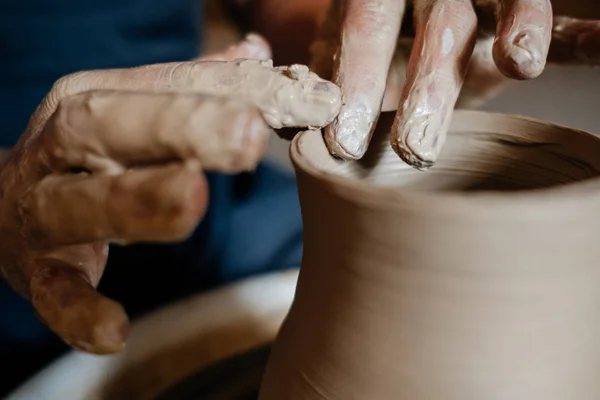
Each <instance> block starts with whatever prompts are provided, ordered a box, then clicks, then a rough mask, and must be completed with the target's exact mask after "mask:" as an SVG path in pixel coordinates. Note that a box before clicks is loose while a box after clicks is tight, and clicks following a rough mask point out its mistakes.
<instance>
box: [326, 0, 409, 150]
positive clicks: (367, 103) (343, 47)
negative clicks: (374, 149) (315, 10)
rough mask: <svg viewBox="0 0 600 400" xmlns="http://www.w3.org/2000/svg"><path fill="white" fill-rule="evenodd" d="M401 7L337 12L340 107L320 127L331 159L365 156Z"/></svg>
mask: <svg viewBox="0 0 600 400" xmlns="http://www.w3.org/2000/svg"><path fill="white" fill-rule="evenodd" d="M404 3H405V2H404V1H401V0H385V1H382V0H359V1H349V2H346V3H344V7H342V8H343V10H342V14H343V22H342V25H341V26H340V27H339V32H338V35H339V38H340V42H339V45H338V49H337V52H336V55H335V61H334V71H333V82H334V83H336V84H337V85H338V86H340V87H341V88H342V92H343V101H344V104H343V105H342V108H341V110H340V113H339V115H338V116H337V118H336V119H335V120H334V121H333V123H332V124H331V125H330V126H328V127H326V128H325V139H326V141H327V144H328V147H329V150H330V152H331V153H332V154H334V155H335V156H338V157H340V158H343V159H360V158H361V157H362V156H363V155H364V154H365V152H366V151H367V147H368V145H369V141H370V139H371V135H372V133H373V130H374V126H375V123H376V121H377V118H378V116H379V113H380V111H381V105H382V102H383V96H384V94H385V86H386V78H387V75H388V71H389V68H390V63H391V61H392V57H393V55H394V49H395V44H396V39H397V37H398V33H399V31H400V23H401V20H402V16H403V14H404V8H405V7H404ZM339 7H341V6H339Z"/></svg>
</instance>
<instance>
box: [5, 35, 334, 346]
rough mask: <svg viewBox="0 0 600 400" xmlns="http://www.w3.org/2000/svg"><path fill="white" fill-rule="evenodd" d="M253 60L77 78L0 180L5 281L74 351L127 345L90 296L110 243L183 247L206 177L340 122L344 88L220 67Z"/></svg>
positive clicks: (39, 119) (61, 85)
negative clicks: (271, 142)
mask: <svg viewBox="0 0 600 400" xmlns="http://www.w3.org/2000/svg"><path fill="white" fill-rule="evenodd" d="M257 55H258V56H267V57H268V56H270V54H269V49H268V46H266V45H265V44H264V43H262V42H261V41H260V40H259V39H257V38H255V37H251V38H250V40H248V41H246V42H245V43H242V44H241V45H239V46H237V47H235V48H232V49H229V50H228V51H226V52H225V53H224V54H221V55H217V56H212V57H209V58H206V59H204V60H199V61H194V62H183V63H173V64H161V65H150V66H145V67H140V68H134V69H126V70H101V71H88V72H82V73H77V74H74V75H70V76H67V77H65V78H63V79H61V80H59V81H58V82H57V83H56V84H55V85H54V88H53V89H52V91H51V92H50V93H49V94H48V95H47V96H46V98H45V99H44V100H43V102H42V103H41V105H40V106H39V107H38V109H37V110H36V111H35V113H34V114H33V116H32V118H31V121H30V124H29V126H28V127H27V129H26V131H25V133H24V134H23V136H22V138H21V140H20V141H19V143H18V144H17V146H16V147H15V148H14V150H13V151H12V153H11V154H10V155H9V158H8V160H7V161H6V163H5V164H4V165H3V167H2V169H1V170H0V196H1V197H0V228H1V229H2V241H1V242H0V270H1V272H2V275H3V276H4V277H5V278H6V279H7V281H8V282H9V283H10V284H11V285H12V286H13V287H14V288H15V289H16V290H17V291H19V292H20V293H21V294H22V295H23V296H25V297H27V298H29V299H30V300H31V301H32V303H33V306H34V307H35V310H36V312H37V313H38V315H39V317H40V318H41V319H42V320H43V321H44V322H45V323H47V324H48V326H49V327H50V328H51V329H52V330H53V331H54V332H56V333H57V334H58V335H59V336H60V337H61V338H63V339H64V340H65V341H66V342H67V343H69V344H71V345H72V346H74V347H76V348H78V349H81V350H84V351H89V352H94V353H111V352H115V351H119V350H120V349H121V348H122V346H123V343H124V340H125V337H126V333H127V327H128V320H127V316H126V314H125V312H124V310H123V308H122V307H121V306H120V305H119V304H117V303H116V302H114V301H112V300H110V299H107V298H105V297H103V296H102V295H100V294H99V293H97V292H96V290H95V288H96V286H97V284H98V282H99V280H100V278H101V276H102V273H103V270H104V267H105V263H106V259H107V256H108V243H109V242H111V241H114V242H126V243H127V242H140V241H153V242H163V241H175V240H180V239H183V238H185V237H186V236H188V235H189V234H190V233H191V232H192V231H193V229H194V227H195V226H196V224H197V223H198V220H199V219H200V218H201V217H202V215H203V213H204V211H205V209H206V207H207V199H208V197H207V196H208V194H207V183H206V181H205V178H204V177H203V175H202V174H201V170H205V171H208V170H210V171H220V172H226V173H233V172H236V171H242V170H249V169H252V168H254V166H255V165H256V164H257V162H258V161H259V159H260V157H261V155H262V152H263V149H264V148H265V145H266V143H267V140H268V137H269V135H270V133H271V127H280V126H294V125H302V126H308V125H310V126H317V127H321V126H324V125H325V124H327V123H328V122H330V121H331V120H332V119H333V118H334V117H335V115H336V114H337V111H338V109H336V104H337V105H338V108H339V103H340V93H339V89H338V88H337V87H336V86H334V85H333V84H331V83H329V82H326V81H323V80H321V79H318V78H317V77H316V76H315V75H310V74H308V73H305V72H303V71H304V69H303V68H302V67H293V68H290V69H278V68H272V67H270V66H269V63H268V62H263V61H258V60H246V61H236V62H223V61H218V60H224V59H234V58H238V57H240V56H241V57H254V56H257ZM208 60H210V61H208ZM297 109H302V110H303V113H297V112H295V110H297ZM328 112H329V114H328ZM268 124H270V126H269V125H268ZM141 279H142V278H141Z"/></svg>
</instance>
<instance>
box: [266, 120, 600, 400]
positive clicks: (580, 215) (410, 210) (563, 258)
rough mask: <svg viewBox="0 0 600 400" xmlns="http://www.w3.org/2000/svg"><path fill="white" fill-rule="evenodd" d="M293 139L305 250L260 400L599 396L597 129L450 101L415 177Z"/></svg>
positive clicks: (307, 139) (374, 150)
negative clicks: (433, 157) (435, 151)
mask: <svg viewBox="0 0 600 400" xmlns="http://www.w3.org/2000/svg"><path fill="white" fill-rule="evenodd" d="M391 122H392V115H390V114H387V115H382V117H381V120H380V122H379V124H378V129H377V132H376V133H375V136H374V138H373V145H372V146H371V151H370V153H369V154H368V155H367V156H366V157H365V159H363V160H362V161H357V162H344V161H338V160H336V159H333V158H332V157H330V156H329V154H328V153H327V150H326V147H325V144H324V142H323V139H322V136H321V135H320V133H319V132H315V131H313V132H304V133H302V134H300V135H299V136H297V137H296V138H295V139H294V141H293V143H292V146H291V157H292V160H293V163H294V165H295V168H296V173H297V178H298V187H299V193H300V194H299V195H300V201H301V205H302V215H303V220H304V238H305V239H304V240H305V242H304V243H305V244H304V246H305V247H304V258H303V264H302V267H301V270H300V276H299V281H298V286H297V289H296V294H295V299H294V301H293V304H292V307H291V310H290V312H289V314H288V316H287V318H286V320H285V322H284V324H283V326H282V328H281V330H280V332H279V336H278V338H277V340H276V343H275V345H274V348H273V351H272V353H271V357H270V360H269V363H268V367H267V371H266V374H265V376H264V380H263V385H262V390H261V394H260V400H442V399H443V400H598V399H600V139H598V138H596V137H594V136H592V135H590V134H587V133H584V132H580V131H575V130H572V129H568V128H564V127H558V126H554V125H550V124H546V123H543V122H539V121H535V120H530V119H525V118H520V117H514V116H505V115H495V114H487V113H480V112H466V111H462V112H457V113H456V114H455V115H454V117H453V122H452V127H451V133H450V134H449V137H448V140H447V143H446V146H445V147H444V149H443V151H442V156H441V159H440V160H439V162H438V163H437V164H436V165H435V166H434V167H433V168H432V169H431V170H428V171H426V172H421V171H417V170H414V169H411V168H410V167H407V166H405V165H404V164H403V163H402V162H401V161H400V160H399V159H398V158H397V156H396V155H395V154H394V153H393V152H392V150H391V149H390V146H389V143H388V135H387V134H388V132H389V129H390V126H391Z"/></svg>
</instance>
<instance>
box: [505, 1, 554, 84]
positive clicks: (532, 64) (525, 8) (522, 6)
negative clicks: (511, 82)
mask: <svg viewBox="0 0 600 400" xmlns="http://www.w3.org/2000/svg"><path fill="white" fill-rule="evenodd" d="M498 5H499V9H498V11H497V14H498V15H497V21H498V30H497V33H496V42H495V43H494V60H495V61H496V64H497V65H498V68H499V69H500V71H501V72H502V73H503V74H505V75H506V76H508V77H509V78H514V79H532V78H535V77H537V76H538V75H540V74H541V73H542V71H543V70H544V66H545V65H546V57H547V55H548V47H549V46H550V38H551V31H552V6H551V4H550V0H499V2H498Z"/></svg>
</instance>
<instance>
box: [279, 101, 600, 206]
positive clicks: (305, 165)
mask: <svg viewBox="0 0 600 400" xmlns="http://www.w3.org/2000/svg"><path fill="white" fill-rule="evenodd" d="M497 118H503V119H505V121H518V122H522V123H534V124H543V125H545V126H547V127H548V128H549V129H550V128H552V129H556V130H560V131H561V133H562V132H565V133H568V134H572V135H583V136H586V137H587V138H589V139H591V140H597V141H598V142H600V138H599V137H597V136H595V135H593V134H591V133H589V132H585V131H583V130H579V129H574V128H570V127H567V126H563V125H560V124H555V123H550V122H545V121H541V120H538V119H535V118H530V117H524V116H520V115H513V114H503V113H494V112H486V111H471V110H457V111H455V112H454V115H453V119H459V120H460V119H462V120H468V119H471V120H474V119H475V120H477V119H479V120H482V119H483V120H485V119H488V120H490V119H497ZM317 133H319V134H320V133H321V131H319V130H308V131H302V132H300V133H298V134H297V135H296V136H295V137H294V138H293V140H292V143H291V145H290V158H291V161H292V164H293V166H294V168H295V170H296V172H297V173H302V174H306V175H308V176H310V177H311V178H312V179H315V180H317V181H320V182H321V183H324V184H328V185H331V187H336V188H340V189H343V190H344V191H345V192H347V193H355V194H356V195H357V197H360V194H361V193H364V194H367V195H368V196H372V197H375V196H377V197H378V198H380V199H382V198H388V199H392V200H393V199H394V198H396V199H398V198H401V199H403V200H407V199H410V200H414V201H431V200H435V201H440V200H444V201H446V200H447V201H468V202H470V203H490V202H493V203H495V204H497V203H499V202H500V203H506V202H515V201H526V202H537V201H540V200H542V199H543V200H544V203H548V201H547V200H548V197H549V196H551V197H552V203H554V202H561V201H568V202H570V201H573V200H575V199H577V200H581V199H582V197H584V196H585V197H587V198H589V197H593V198H596V197H600V175H599V176H596V177H590V178H587V179H583V180H577V181H573V182H568V183H564V184H557V185H552V186H548V187H539V188H529V189H523V190H515V191H502V190H486V191H460V190H447V191H446V190H443V191H436V190H432V191H429V190H409V189H406V188H402V187H393V186H385V185H381V184H377V183H373V182H369V181H366V180H360V179H359V178H356V177H347V176H342V175H340V174H336V173H334V172H330V171H327V170H326V169H324V168H320V167H318V166H317V165H315V162H314V155H312V154H305V152H304V151H303V150H302V145H303V141H304V140H306V138H307V137H308V135H315V134H317ZM321 137H322V136H321ZM320 145H321V144H320ZM322 146H323V148H326V144H325V140H324V139H323V140H322ZM398 162H402V161H401V160H400V159H398ZM425 173H426V172H425Z"/></svg>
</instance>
